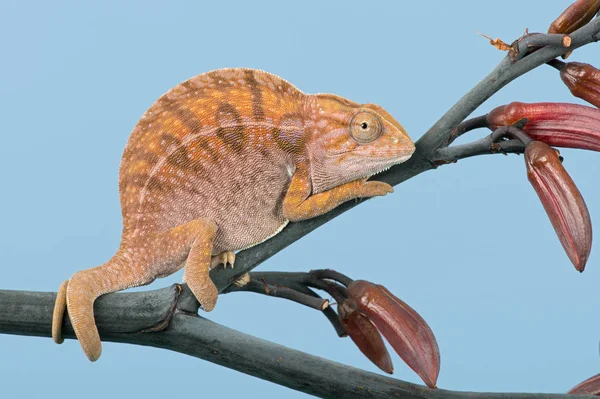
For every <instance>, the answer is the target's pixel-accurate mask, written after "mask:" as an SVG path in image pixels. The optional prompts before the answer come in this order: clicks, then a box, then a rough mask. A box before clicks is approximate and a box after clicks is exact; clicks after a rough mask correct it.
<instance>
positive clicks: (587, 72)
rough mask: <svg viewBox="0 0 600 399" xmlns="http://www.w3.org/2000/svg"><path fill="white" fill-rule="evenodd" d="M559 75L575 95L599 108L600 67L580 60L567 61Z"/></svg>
mask: <svg viewBox="0 0 600 399" xmlns="http://www.w3.org/2000/svg"><path fill="white" fill-rule="evenodd" d="M560 77H561V79H562V81H563V82H565V84H566V85H567V87H568V88H569V90H571V93H573V95H574V96H575V97H579V98H581V99H582V100H585V101H587V102H588V103H590V104H593V105H595V106H596V107H598V108H600V69H597V68H594V67H593V66H592V65H590V64H584V63H581V62H568V63H566V64H565V65H564V67H563V68H562V69H561V71H560Z"/></svg>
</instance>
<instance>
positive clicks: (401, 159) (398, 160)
mask: <svg viewBox="0 0 600 399" xmlns="http://www.w3.org/2000/svg"><path fill="white" fill-rule="evenodd" d="M411 156H412V153H410V154H408V155H403V156H401V157H398V158H396V159H395V160H393V161H392V162H391V163H389V164H388V165H386V166H384V167H383V168H378V169H375V170H372V171H370V172H369V173H368V174H367V175H366V176H365V177H366V178H370V177H372V176H375V175H378V174H380V173H383V172H385V171H386V170H388V169H390V168H391V167H392V166H395V165H398V164H401V163H403V162H405V161H407V160H409V159H410V157H411Z"/></svg>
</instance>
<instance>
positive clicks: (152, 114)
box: [52, 69, 414, 361]
mask: <svg viewBox="0 0 600 399" xmlns="http://www.w3.org/2000/svg"><path fill="white" fill-rule="evenodd" d="M413 152H414V145H413V142H412V141H411V139H410V138H409V137H408V135H407V134H406V132H405V131H404V129H403V128H402V126H400V124H399V123H398V122H397V121H395V120H394V119H393V118H392V117H391V116H390V115H389V114H388V113H387V112H386V111H385V110H383V109H382V108H381V107H379V106H376V105H372V104H367V105H359V104H356V103H354V102H351V101H348V100H346V99H344V98H341V97H338V96H334V95H331V94H316V95H307V94H304V93H302V92H301V91H299V90H298V89H296V88H295V87H294V86H292V85H291V84H289V83H288V82H286V81H284V80H283V79H281V78H279V77H277V76H274V75H271V74H269V73H267V72H263V71H257V70H251V69H221V70H217V71H212V72H208V73H205V74H202V75H198V76H196V77H194V78H191V79H189V80H187V81H185V82H183V83H181V84H179V85H177V86H175V87H174V88H173V89H171V90H170V91H169V92H167V93H166V94H165V95H163V96H162V97H160V98H159V99H158V100H157V101H156V102H155V103H154V104H153V105H152V106H151V107H150V108H149V109H148V110H147V111H146V113H145V114H144V115H143V116H142V118H141V119H140V121H139V122H138V124H137V125H136V127H135V128H134V130H133V132H132V134H131V137H130V138H129V141H128V142H127V146H126V147H125V152H124V154H123V159H122V162H121V169H120V175H119V191H120V195H121V208H122V211H123V223H124V227H123V235H122V238H121V245H120V247H119V249H118V250H117V252H116V254H115V255H114V256H113V257H112V258H111V259H110V260H109V261H108V262H107V263H105V264H103V265H101V266H98V267H96V268H92V269H87V270H83V271H80V272H77V273H75V274H74V275H73V276H72V277H71V279H70V280H69V281H68V282H65V283H63V284H62V285H61V288H60V290H59V295H58V297H57V301H56V306H55V309H54V319H53V329H52V335H53V338H54V340H55V341H56V342H57V343H60V342H62V337H61V326H62V320H63V315H64V311H65V308H68V312H69V316H70V318H71V323H72V324H73V328H74V330H75V333H76V335H77V338H78V339H79V342H80V344H81V346H82V348H83V350H84V352H85V354H86V355H87V357H88V358H89V359H90V360H91V361H94V360H96V359H98V357H99V356H100V354H101V351H102V346H101V343H100V337H99V335H98V330H97V328H96V325H95V321H94V313H93V305H94V301H95V299H96V298H98V297H99V296H100V295H103V294H106V293H110V292H115V291H119V290H123V289H126V288H130V287H135V286H140V285H145V284H149V283H151V282H152V281H153V280H154V279H155V278H158V277H164V276H167V275H169V274H171V273H174V272H175V271H177V270H179V269H180V268H182V267H183V266H184V265H185V270H184V278H185V280H186V281H187V283H188V285H189V287H190V289H191V290H192V292H193V293H194V295H195V296H196V298H197V299H198V301H199V302H200V304H201V305H202V307H203V309H204V310H206V311H210V310H212V309H213V308H214V306H215V304H216V301H217V295H218V292H217V288H216V287H215V285H214V284H213V282H212V281H211V280H210V277H209V270H210V267H211V266H215V265H217V264H219V263H223V262H225V261H226V262H228V263H232V262H233V260H234V259H235V258H234V255H233V252H232V251H236V250H240V249H243V248H248V247H251V246H253V245H256V244H258V243H260V242H263V241H265V240H266V239H268V238H270V237H272V236H273V235H275V234H277V233H278V232H279V231H281V229H283V227H284V226H285V225H286V224H287V223H288V222H289V221H299V220H304V219H308V218H312V217H315V216H318V215H321V214H323V213H325V212H327V211H329V210H331V209H333V208H335V207H336V206H338V205H339V204H341V203H343V202H345V201H348V200H350V199H353V198H360V197H372V196H378V195H385V194H386V193H388V192H391V191H392V189H391V187H390V186H389V185H387V184H385V183H382V182H375V181H366V178H367V177H368V176H370V175H373V174H375V173H377V172H379V171H381V170H384V169H387V168H389V167H390V166H392V165H394V164H397V163H400V162H403V161H405V160H406V159H408V158H409V157H410V155H411V154H412V153H413Z"/></svg>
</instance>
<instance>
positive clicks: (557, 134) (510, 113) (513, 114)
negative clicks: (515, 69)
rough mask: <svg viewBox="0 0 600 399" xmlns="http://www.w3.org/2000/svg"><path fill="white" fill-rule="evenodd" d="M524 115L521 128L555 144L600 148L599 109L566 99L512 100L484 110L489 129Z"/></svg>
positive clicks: (540, 139)
mask: <svg viewBox="0 0 600 399" xmlns="http://www.w3.org/2000/svg"><path fill="white" fill-rule="evenodd" d="M523 118H526V119H527V124H526V125H525V127H524V128H523V131H524V132H525V133H527V134H528V135H529V136H530V137H531V138H532V139H534V140H539V141H543V142H544V143H547V144H549V145H552V146H556V147H570V148H581V149H585V150H593V151H600V109H597V108H594V107H588V106H585V105H578V104H569V103H521V102H512V103H510V104H507V105H502V106H500V107H497V108H494V109H493V110H492V111H490V112H489V113H488V114H487V122H488V126H489V127H490V129H493V130H495V129H497V128H499V127H501V126H510V125H514V124H515V123H516V122H518V121H519V120H521V119H523Z"/></svg>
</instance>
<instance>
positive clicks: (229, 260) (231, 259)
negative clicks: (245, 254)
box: [210, 251, 235, 269]
mask: <svg viewBox="0 0 600 399" xmlns="http://www.w3.org/2000/svg"><path fill="white" fill-rule="evenodd" d="M234 263H235V252H233V251H225V252H221V253H220V254H218V255H215V256H213V257H212V258H211V260H210V268H211V269H214V268H215V267H217V266H219V265H223V268H224V269H227V265H228V264H229V265H231V268H232V269H233V267H234Z"/></svg>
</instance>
